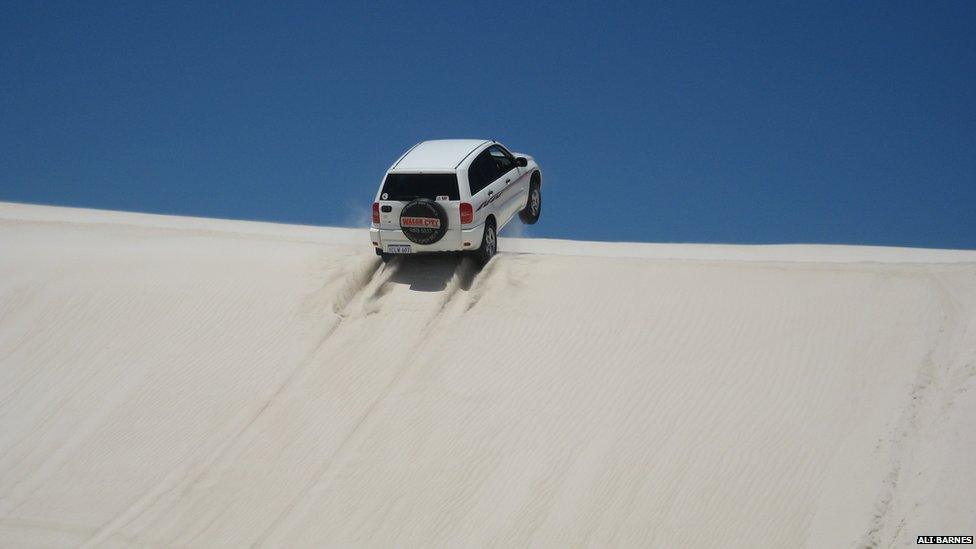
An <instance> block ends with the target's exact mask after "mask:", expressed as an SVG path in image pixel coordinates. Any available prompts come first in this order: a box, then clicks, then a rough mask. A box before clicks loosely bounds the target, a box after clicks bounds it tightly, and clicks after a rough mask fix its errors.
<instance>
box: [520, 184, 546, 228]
mask: <svg viewBox="0 0 976 549" xmlns="http://www.w3.org/2000/svg"><path fill="white" fill-rule="evenodd" d="M540 214H542V188H541V185H539V183H538V182H536V181H533V182H532V185H531V186H530V187H529V201H528V203H527V204H526V205H525V208H524V209H522V211H520V212H519V219H521V220H522V223H525V224H526V225H535V222H536V221H539V215H540Z"/></svg>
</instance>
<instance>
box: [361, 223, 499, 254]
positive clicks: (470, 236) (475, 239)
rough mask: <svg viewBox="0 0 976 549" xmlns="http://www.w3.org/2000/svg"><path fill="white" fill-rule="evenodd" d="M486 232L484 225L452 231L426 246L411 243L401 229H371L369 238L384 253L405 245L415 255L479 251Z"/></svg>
mask: <svg viewBox="0 0 976 549" xmlns="http://www.w3.org/2000/svg"><path fill="white" fill-rule="evenodd" d="M484 232H485V225H484V224H481V225H478V226H477V227H471V228H470V229H452V230H448V231H447V233H446V234H445V235H444V238H442V239H440V240H438V241H437V242H434V243H433V244H427V245H424V244H417V243H415V242H411V241H410V239H408V238H407V237H406V236H404V235H403V231H401V230H400V229H378V228H376V227H371V228H370V229H369V238H370V240H371V241H372V242H373V246H374V247H376V248H379V249H380V250H382V251H384V252H386V251H389V247H390V246H391V245H404V244H407V245H409V246H410V249H411V250H413V253H425V252H461V251H466V250H476V249H478V246H481V237H482V236H483V235H484ZM465 244H467V245H465Z"/></svg>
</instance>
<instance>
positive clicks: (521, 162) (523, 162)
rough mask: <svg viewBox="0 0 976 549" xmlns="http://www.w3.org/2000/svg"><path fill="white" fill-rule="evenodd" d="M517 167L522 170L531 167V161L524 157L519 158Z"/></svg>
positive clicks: (516, 160)
mask: <svg viewBox="0 0 976 549" xmlns="http://www.w3.org/2000/svg"><path fill="white" fill-rule="evenodd" d="M515 165H516V166H518V167H520V168H524V167H526V166H528V165H529V161H528V160H526V158H525V157H524V156H519V157H518V158H516V159H515Z"/></svg>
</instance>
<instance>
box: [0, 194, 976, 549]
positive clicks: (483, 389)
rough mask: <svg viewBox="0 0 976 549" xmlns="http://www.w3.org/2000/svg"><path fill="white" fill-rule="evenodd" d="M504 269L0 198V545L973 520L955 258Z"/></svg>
mask: <svg viewBox="0 0 976 549" xmlns="http://www.w3.org/2000/svg"><path fill="white" fill-rule="evenodd" d="M501 248H502V250H503V251H505V252H507V253H503V254H502V255H500V256H499V257H497V258H496V259H494V260H493V261H492V262H491V263H490V264H489V265H488V267H486V268H485V269H484V270H482V271H480V272H479V271H478V270H477V269H475V268H474V266H473V265H471V264H470V263H468V262H467V261H466V260H465V261H460V260H458V259H456V258H454V257H432V258H410V259H411V260H412V261H395V262H393V263H391V264H389V265H386V266H384V265H382V264H381V263H380V262H379V261H378V259H377V258H376V257H375V256H374V255H373V254H372V249H371V248H370V246H369V243H368V242H367V236H366V234H365V232H364V231H362V230H358V231H353V230H348V229H328V228H312V227H297V226H284V225H272V224H261V223H247V222H232V221H218V220H206V219H191V218H176V217H162V216H150V215H139V214H123V213H110V212H98V211H91V210H73V209H62V208H47V207H37V206H24V205H14V204H0V545H2V546H5V547H6V546H78V545H84V546H91V547H104V546H199V547H214V546H241V545H250V544H259V545H268V546H283V547H296V546H323V545H339V546H377V547H390V546H415V547H434V546H483V545H492V546H501V547H508V546H532V547H541V546H550V547H569V546H584V545H590V546H614V545H615V546H641V547H646V546H659V547H678V546H693V545H703V546H743V547H746V546H748V547H757V546H759V547H793V546H809V547H846V546H852V545H856V544H861V545H880V546H889V545H895V546H901V545H914V542H915V536H917V535H920V534H926V535H931V534H972V533H973V529H974V528H976V495H974V494H976V475H974V473H973V468H972V461H973V455H976V376H974V374H976V253H974V252H959V251H943V250H911V249H897V248H866V247H844V246H758V247H743V246H695V245H650V244H616V243H614V244H610V243H607V244H602V243H583V242H567V241H544V240H513V239H509V240H505V239H503V240H502V242H501Z"/></svg>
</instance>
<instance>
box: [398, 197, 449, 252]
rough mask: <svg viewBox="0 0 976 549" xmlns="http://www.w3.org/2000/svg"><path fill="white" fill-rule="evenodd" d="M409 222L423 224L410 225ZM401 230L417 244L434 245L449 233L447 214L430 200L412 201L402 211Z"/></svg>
mask: <svg viewBox="0 0 976 549" xmlns="http://www.w3.org/2000/svg"><path fill="white" fill-rule="evenodd" d="M408 220H409V221H413V222H415V223H421V224H418V225H410V224H409V223H406V221H408ZM400 230H402V231H403V236H405V237H407V239H408V240H410V241H411V242H413V243H415V244H433V243H435V242H437V241H438V240H440V239H442V238H444V234H445V233H447V212H445V211H444V208H443V207H441V205H440V204H438V203H437V202H434V201H433V200H431V199H429V198H418V199H416V200H411V201H410V202H408V203H407V205H406V206H404V207H403V209H402V210H400Z"/></svg>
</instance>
